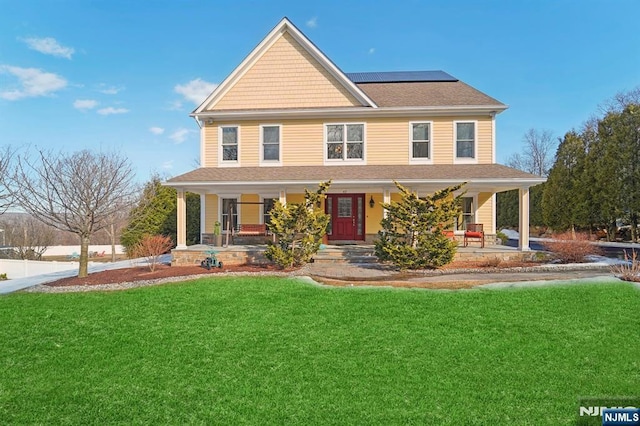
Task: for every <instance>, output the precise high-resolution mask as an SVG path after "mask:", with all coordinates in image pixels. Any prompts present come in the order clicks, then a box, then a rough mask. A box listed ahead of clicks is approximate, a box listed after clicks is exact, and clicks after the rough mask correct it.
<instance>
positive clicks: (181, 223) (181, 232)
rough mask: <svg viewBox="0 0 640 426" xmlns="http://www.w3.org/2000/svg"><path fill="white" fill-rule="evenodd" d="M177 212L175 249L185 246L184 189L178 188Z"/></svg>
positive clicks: (185, 214) (185, 204)
mask: <svg viewBox="0 0 640 426" xmlns="http://www.w3.org/2000/svg"><path fill="white" fill-rule="evenodd" d="M177 193H178V202H177V208H178V214H177V239H178V241H176V242H177V245H176V248H177V249H186V248H187V203H186V202H185V198H184V190H182V189H178V190H177Z"/></svg>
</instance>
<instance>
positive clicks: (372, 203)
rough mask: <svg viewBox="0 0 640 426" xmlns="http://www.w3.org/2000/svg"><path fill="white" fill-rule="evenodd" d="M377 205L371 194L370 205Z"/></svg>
mask: <svg viewBox="0 0 640 426" xmlns="http://www.w3.org/2000/svg"><path fill="white" fill-rule="evenodd" d="M375 205H376V202H375V201H373V195H372V196H371V198H370V199H369V207H371V208H373V206H375Z"/></svg>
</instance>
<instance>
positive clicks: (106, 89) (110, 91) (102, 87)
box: [98, 83, 124, 95]
mask: <svg viewBox="0 0 640 426" xmlns="http://www.w3.org/2000/svg"><path fill="white" fill-rule="evenodd" d="M123 90H124V87H116V86H107V85H106V84H104V83H100V84H99V85H98V92H100V93H104V94H105V95H117V94H118V93H120V92H122V91H123Z"/></svg>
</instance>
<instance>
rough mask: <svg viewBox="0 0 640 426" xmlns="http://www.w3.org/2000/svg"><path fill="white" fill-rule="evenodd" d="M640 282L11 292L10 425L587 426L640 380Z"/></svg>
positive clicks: (6, 386)
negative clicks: (580, 422) (607, 400)
mask: <svg viewBox="0 0 640 426" xmlns="http://www.w3.org/2000/svg"><path fill="white" fill-rule="evenodd" d="M639 312H640V291H638V290H637V289H636V288H634V287H632V286H631V285H630V284H602V285H574V286H561V287H548V288H535V289H522V290H505V291H490V290H484V291H483V290H473V291H457V292H446V291H423V290H389V289H363V288H351V289H349V288H320V287H315V286H311V285H308V284H304V283H300V282H298V281H295V280H293V279H283V278H274V277H269V278H264V277H262V278H233V279H232V278H212V279H203V280H199V281H195V282H192V283H184V284H172V285H165V286H157V287H148V288H141V289H136V290H131V291H124V292H112V293H79V294H14V295H9V296H5V297H0V419H2V420H1V422H2V423H7V424H17V423H20V424H24V423H28V424H30V423H40V424H60V423H65V424H86V423H93V424H106V423H121V424H167V423H170V424H185V423H189V424H190V423H200V424H240V423H251V424H305V425H310V424H487V425H498V424H535V425H540V424H550V425H557V424H567V425H568V424H575V420H576V414H577V410H578V398H579V397H580V396H604V395H620V396H625V395H626V396H637V395H639V394H640V344H639V342H640V316H639V315H638V313H639Z"/></svg>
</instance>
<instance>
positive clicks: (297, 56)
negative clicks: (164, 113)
mask: <svg viewBox="0 0 640 426" xmlns="http://www.w3.org/2000/svg"><path fill="white" fill-rule="evenodd" d="M362 105H363V103H362V102H360V101H359V100H358V99H356V97H355V96H353V95H352V94H351V93H350V92H349V90H348V89H347V88H346V87H345V86H344V84H342V83H341V82H340V81H338V79H337V78H336V77H334V76H333V75H332V74H331V73H330V72H329V71H328V70H327V68H326V67H325V66H324V65H323V64H321V63H320V62H319V61H318V60H317V59H316V58H315V57H314V56H313V55H311V53H310V52H309V51H308V50H307V49H305V48H304V47H303V46H302V45H301V44H300V43H299V42H298V41H297V40H296V39H295V38H294V37H293V36H292V35H291V34H289V32H288V31H283V32H282V33H281V34H280V35H279V37H278V38H277V39H276V40H275V42H274V43H273V44H272V45H271V46H269V48H268V49H267V50H266V51H265V52H264V53H263V54H262V55H261V56H260V57H258V58H257V60H256V61H255V62H254V63H253V64H252V65H251V66H250V67H249V68H248V69H247V70H246V72H245V73H244V74H243V75H241V76H240V77H239V78H238V79H237V80H236V81H235V83H234V84H233V85H232V86H231V87H230V88H229V89H228V90H227V92H226V93H224V94H223V95H222V96H221V97H220V98H219V99H218V101H217V102H215V103H214V104H213V106H212V107H210V108H208V109H207V110H208V111H216V110H238V109H276V108H323V107H350V106H362Z"/></svg>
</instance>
